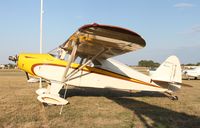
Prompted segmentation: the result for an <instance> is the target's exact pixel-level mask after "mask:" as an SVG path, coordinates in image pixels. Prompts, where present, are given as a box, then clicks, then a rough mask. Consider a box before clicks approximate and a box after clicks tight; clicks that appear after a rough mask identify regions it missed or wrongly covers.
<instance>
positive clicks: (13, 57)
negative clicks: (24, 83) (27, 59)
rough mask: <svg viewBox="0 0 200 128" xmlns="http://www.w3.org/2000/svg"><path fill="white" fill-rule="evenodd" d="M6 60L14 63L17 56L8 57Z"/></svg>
mask: <svg viewBox="0 0 200 128" xmlns="http://www.w3.org/2000/svg"><path fill="white" fill-rule="evenodd" d="M8 60H10V61H13V62H15V63H16V62H17V61H18V56H17V55H15V56H9V57H8Z"/></svg>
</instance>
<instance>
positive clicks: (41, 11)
mask: <svg viewBox="0 0 200 128" xmlns="http://www.w3.org/2000/svg"><path fill="white" fill-rule="evenodd" d="M43 13H44V10H43V0H40V54H42V39H43V38H42V25H43ZM39 88H42V78H40V82H39Z"/></svg>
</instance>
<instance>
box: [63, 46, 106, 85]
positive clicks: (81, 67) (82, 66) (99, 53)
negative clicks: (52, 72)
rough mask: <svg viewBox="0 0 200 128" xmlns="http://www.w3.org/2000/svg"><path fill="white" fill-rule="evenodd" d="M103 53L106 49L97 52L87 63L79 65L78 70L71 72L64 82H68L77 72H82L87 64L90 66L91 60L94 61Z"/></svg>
mask: <svg viewBox="0 0 200 128" xmlns="http://www.w3.org/2000/svg"><path fill="white" fill-rule="evenodd" d="M105 51H107V49H106V48H103V49H102V50H101V51H100V52H98V53H97V54H96V55H95V56H93V57H92V58H91V59H89V60H88V61H86V62H85V63H84V64H83V65H81V66H80V67H79V68H78V69H76V70H75V71H73V72H72V73H71V74H69V75H68V76H67V77H66V78H65V80H64V82H66V81H68V80H69V79H70V78H71V77H72V76H74V75H75V74H76V73H77V72H78V71H80V70H82V69H83V68H84V67H85V66H87V65H88V64H90V63H91V62H92V61H93V60H95V59H96V58H97V57H98V56H100V55H101V54H102V53H104V52H105Z"/></svg>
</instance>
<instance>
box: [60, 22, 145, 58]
mask: <svg viewBox="0 0 200 128" xmlns="http://www.w3.org/2000/svg"><path fill="white" fill-rule="evenodd" d="M75 39H76V40H77V39H78V42H79V46H78V50H77V54H78V55H79V56H94V55H96V54H97V53H98V52H99V51H101V50H102V49H107V51H106V52H104V53H103V54H101V55H100V56H99V57H98V58H101V59H107V58H110V57H114V56H117V55H121V54H124V53H127V52H131V51H135V50H137V49H140V48H143V47H145V45H146V43H145V40H144V39H143V38H142V37H141V36H140V35H138V34H137V33H135V32H133V31H130V30H128V29H124V28H121V27H116V26H109V25H99V24H96V23H94V24H88V25H84V26H82V27H81V28H79V29H78V30H77V31H76V32H75V33H74V34H73V35H72V36H71V37H70V38H69V39H68V40H67V41H66V42H64V43H63V44H62V45H61V46H60V47H62V48H63V49H65V50H70V47H69V44H70V42H72V40H75Z"/></svg>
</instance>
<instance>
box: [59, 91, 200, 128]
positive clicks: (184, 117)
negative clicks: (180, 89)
mask: <svg viewBox="0 0 200 128" xmlns="http://www.w3.org/2000/svg"><path fill="white" fill-rule="evenodd" d="M62 91H64V90H62ZM73 96H104V97H106V98H108V99H110V100H113V101H114V102H116V103H117V104H119V105H121V106H123V107H124V108H127V109H129V110H131V111H132V112H134V113H135V114H136V115H137V117H138V118H139V119H140V120H141V122H142V123H143V124H144V125H145V127H147V128H155V127H161V128H190V127H192V128H197V127H199V126H200V117H197V116H193V115H188V114H186V113H180V112H176V111H173V110H170V109H167V108H163V107H160V106H156V105H152V104H148V103H145V102H143V101H138V100H135V99H133V98H130V97H166V96H165V95H164V94H161V93H152V92H137V93H130V92H124V91H118V90H110V89H91V88H89V89H79V88H74V89H69V90H68V91H67V97H73ZM166 98H167V97H166ZM172 102H173V101H172ZM149 120H152V121H149ZM150 122H151V123H150Z"/></svg>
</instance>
